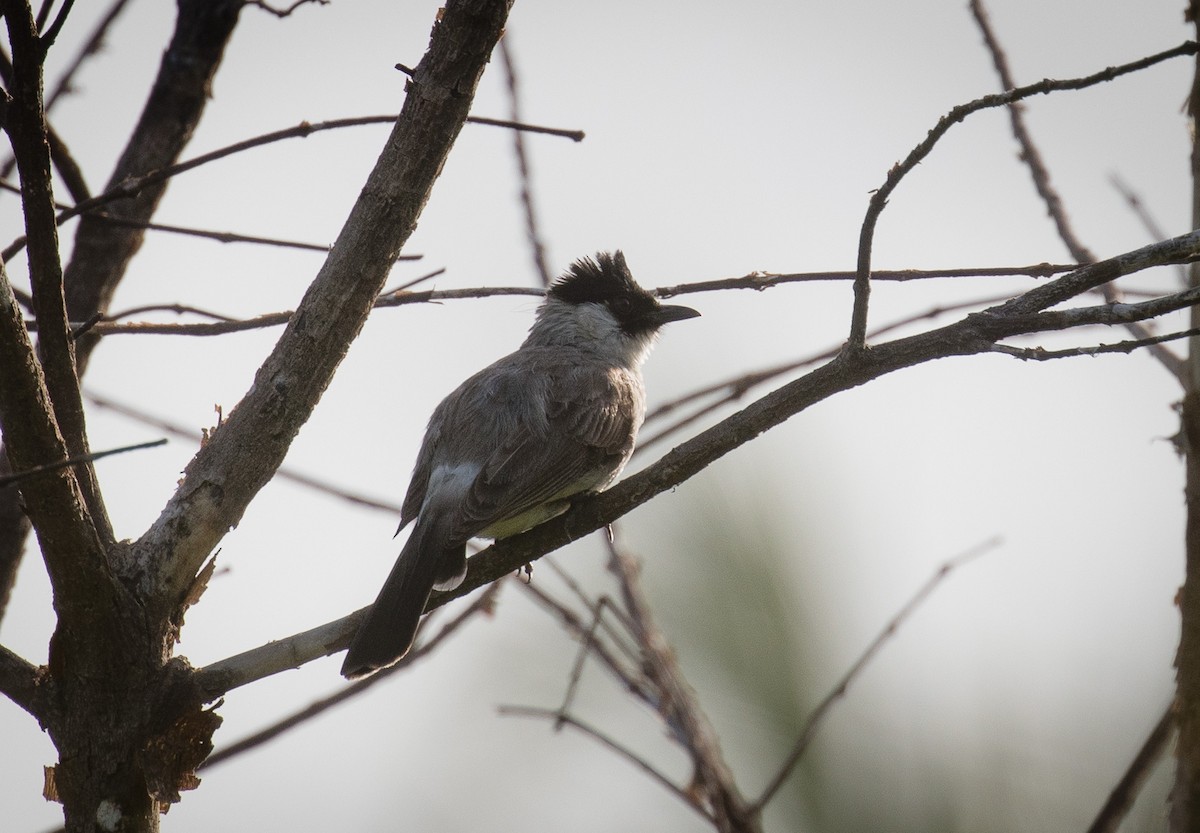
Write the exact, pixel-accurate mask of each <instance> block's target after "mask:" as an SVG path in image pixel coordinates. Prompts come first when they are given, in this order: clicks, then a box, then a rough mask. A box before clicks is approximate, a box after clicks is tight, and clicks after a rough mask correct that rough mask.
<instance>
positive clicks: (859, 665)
mask: <svg viewBox="0 0 1200 833" xmlns="http://www.w3.org/2000/svg"><path fill="white" fill-rule="evenodd" d="M1001 542H1002V541H1001V539H1000V538H999V537H998V536H997V537H994V538H989V539H988V540H987V541H984V542H983V543H981V544H978V545H977V546H975V547H972V548H971V549H969V550H967V551H966V552H964V553H961V554H959V555H956V556H954V557H953V558H951V559H949V560H947V561H946V562H944V563H943V564H942V565H941V566H940V567H938V569H937V570H936V571H935V572H934V574H933V575H932V576H930V578H929V580H928V581H926V582H925V583H924V584H923V585H921V587H920V588H918V589H917V592H916V593H914V594H913V595H912V597H911V598H909V600H908V601H907V602H905V603H904V605H903V606H901V608H900V610H898V611H897V612H896V615H894V616H893V617H892V618H891V619H889V620H888V622H887V624H886V625H884V626H883V629H882V630H880V632H879V634H878V635H877V636H876V637H875V639H874V640H872V641H871V644H870V645H868V646H867V648H866V650H864V651H863V652H862V654H860V655H859V657H858V659H857V660H855V661H854V664H853V665H851V666H850V668H849V670H847V671H846V673H845V674H843V675H842V678H841V679H840V680H838V682H837V685H835V686H834V687H833V690H832V691H830V692H829V693H828V694H827V695H825V698H824V699H823V700H821V702H820V703H818V704H817V707H816V708H815V709H813V712H812V714H811V715H809V717H808V720H807V722H805V724H804V727H803V728H802V729H801V730H800V734H799V736H798V737H797V739H796V743H795V745H794V746H793V747H792V751H791V752H789V753H788V755H787V757H786V758H784V761H783V764H782V765H781V766H780V767H779V770H778V771H777V772H776V773H775V776H774V777H773V778H772V779H771V781H770V782H769V783H768V784H767V786H766V788H765V789H764V790H763V791H762V794H761V795H760V796H759V797H758V798H757V799H755V800H754V801H753V802H752V803H751V804H750V808H751V809H752V810H755V811H761V810H762V808H763V807H765V806H766V805H767V803H768V802H769V801H770V800H771V799H772V798H773V797H774V796H775V795H776V793H778V792H779V788H780V787H782V786H783V784H784V782H786V781H787V779H788V777H789V776H790V775H791V774H792V770H793V769H795V767H796V764H798V763H799V762H800V758H801V757H803V755H804V753H805V751H807V749H808V746H809V744H810V743H811V742H812V739H813V737H815V736H816V733H817V730H818V729H819V728H820V727H821V724H822V723H823V722H824V720H825V716H826V715H827V714H828V713H829V710H830V709H831V708H832V707H833V704H834V703H836V702H837V701H838V700H840V699H841V698H843V697H845V696H846V691H847V690H848V689H849V688H850V686H851V685H852V684H853V683H854V681H855V680H857V679H858V677H859V675H861V674H862V672H863V669H864V668H866V667H867V665H868V664H870V662H871V660H873V659H874V658H875V657H876V656H877V655H878V654H879V650H880V649H881V648H882V647H883V645H884V644H885V643H886V642H887V641H888V640H889V639H891V638H892V637H894V636H895V635H896V632H897V631H898V630H899V629H900V627H901V626H902V625H904V623H905V622H907V621H908V620H909V619H910V618H911V617H912V615H913V613H914V612H916V611H917V610H918V609H919V608H920V607H921V605H923V604H924V603H925V600H926V599H928V598H929V596H930V595H931V594H932V593H933V591H934V590H936V589H937V588H938V586H939V585H940V584H941V583H942V582H943V581H945V579H946V577H947V576H949V575H950V573H952V572H953V571H954V570H956V569H958V568H959V567H962V566H963V565H964V564H967V563H968V562H971V561H974V560H975V559H976V558H979V557H980V556H981V555H983V554H985V553H987V552H990V551H991V550H994V549H995V548H996V547H998V546H1000V544H1001Z"/></svg>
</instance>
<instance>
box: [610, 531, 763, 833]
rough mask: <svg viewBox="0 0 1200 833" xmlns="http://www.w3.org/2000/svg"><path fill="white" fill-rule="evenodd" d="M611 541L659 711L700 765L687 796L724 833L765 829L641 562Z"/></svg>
mask: <svg viewBox="0 0 1200 833" xmlns="http://www.w3.org/2000/svg"><path fill="white" fill-rule="evenodd" d="M606 540H607V542H608V549H609V556H610V558H609V569H610V570H611V571H612V573H613V575H615V576H616V578H617V583H618V584H619V586H620V588H621V596H622V598H623V600H624V602H625V610H626V612H627V614H628V616H629V620H630V622H631V623H632V625H633V636H634V638H635V639H636V641H637V643H638V647H639V648H640V649H641V653H642V669H643V673H644V674H645V676H646V679H647V680H648V681H649V682H650V683H651V684H652V686H653V689H654V690H655V691H656V692H657V693H658V702H657V703H656V704H655V708H656V710H657V711H658V713H659V715H660V716H661V717H662V720H663V722H664V723H666V725H667V726H668V728H669V729H670V730H671V734H672V736H673V737H674V738H675V739H676V740H677V741H678V742H679V743H680V744H681V745H683V747H684V748H685V749H686V750H687V751H688V754H689V755H690V756H691V759H692V764H693V766H694V767H695V770H694V774H693V781H692V785H691V787H690V788H689V789H688V791H687V792H688V793H689V794H692V793H695V794H696V795H698V796H700V797H702V798H703V800H704V801H705V802H706V803H707V806H708V810H709V811H710V812H711V813H712V815H713V819H714V823H715V824H716V826H717V829H718V830H720V831H722V833H726V832H727V831H760V830H761V829H762V825H761V819H760V818H759V813H758V810H757V808H755V807H753V806H749V805H747V804H746V802H745V800H744V799H743V797H742V794H741V792H740V791H739V790H738V787H737V781H736V780H735V778H734V776H733V771H732V770H731V769H730V768H729V765H728V764H727V763H726V762H725V758H724V755H723V754H722V752H721V745H720V742H719V740H718V737H717V733H716V731H715V730H714V729H713V727H712V724H711V723H710V722H709V720H708V716H707V715H706V714H705V712H704V710H703V708H701V706H700V702H699V700H698V699H697V698H696V695H695V692H694V691H692V688H691V686H690V685H689V684H688V681H687V679H686V678H685V677H684V675H683V672H682V671H681V670H680V668H679V665H678V663H677V662H676V661H675V655H674V653H673V651H672V649H671V646H670V643H669V642H668V641H667V639H666V637H665V636H664V635H663V633H662V631H661V630H659V628H658V625H657V623H656V622H655V621H654V618H653V616H652V615H651V613H650V606H649V604H648V603H647V601H646V598H645V595H644V594H643V592H642V587H641V579H640V576H639V573H640V568H639V566H638V564H637V562H636V560H635V559H634V558H633V556H632V555H630V554H629V553H628V552H626V551H625V550H624V549H623V548H622V547H620V546H618V545H617V543H616V540H615V536H611V535H610V536H608V537H607V538H606Z"/></svg>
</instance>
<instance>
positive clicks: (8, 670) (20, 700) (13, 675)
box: [0, 645, 45, 722]
mask: <svg viewBox="0 0 1200 833" xmlns="http://www.w3.org/2000/svg"><path fill="white" fill-rule="evenodd" d="M38 683H39V679H38V670H37V666H35V665H33V664H32V663H30V662H28V661H26V660H24V659H22V658H21V657H19V656H17V655H16V654H14V653H13V652H12V651H10V650H9V649H8V648H5V647H4V646H3V645H0V692H2V693H3V694H4V695H5V696H6V697H8V699H10V700H12V701H13V702H14V703H16V704H17V705H18V706H20V707H21V708H22V709H24V710H25V711H27V712H29V713H30V714H31V715H33V716H34V717H35V718H37V719H38V722H43V721H44V719H45V714H44V712H43V709H42V705H41V704H40V703H39V701H38Z"/></svg>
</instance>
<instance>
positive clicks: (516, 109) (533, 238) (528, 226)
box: [500, 37, 552, 288]
mask: <svg viewBox="0 0 1200 833" xmlns="http://www.w3.org/2000/svg"><path fill="white" fill-rule="evenodd" d="M510 43H511V40H510V39H509V38H507V37H504V38H501V39H500V63H501V65H502V66H503V67H504V77H505V80H506V81H507V84H506V86H507V88H508V102H509V112H510V113H511V114H512V120H513V121H514V122H519V121H520V120H521V97H520V95H519V94H518V89H517V88H518V84H517V68H516V65H515V64H514V63H513V57H512V50H511V49H509V44H510ZM512 139H513V155H514V156H515V157H516V160H517V173H518V175H519V177H520V180H521V206H522V207H523V208H524V211H525V236H526V238H527V239H528V240H529V250H530V254H531V255H532V257H533V268H534V270H535V271H536V272H537V274H538V277H539V278H540V279H541V282H542V287H543V288H546V287H549V286H550V280H551V278H552V276H551V274H550V269H549V267H548V266H546V246H545V244H544V243H543V242H542V234H541V230H540V228H539V225H538V219H537V208H536V206H535V205H534V202H533V178H532V175H531V174H530V168H529V157H528V156H527V155H526V153H525V137H524V136H523V135H522V134H521V131H519V130H517V131H514V132H513V134H512Z"/></svg>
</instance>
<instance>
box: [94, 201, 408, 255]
mask: <svg viewBox="0 0 1200 833" xmlns="http://www.w3.org/2000/svg"><path fill="white" fill-rule="evenodd" d="M90 216H92V217H95V218H96V219H97V220H103V221H104V222H106V223H112V224H113V225H117V226H125V227H126V228H142V229H147V230H149V231H161V232H167V233H170V234H182V235H187V236H189V237H202V238H204V239H206V240H215V241H217V242H218V243H254V244H257V245H260V246H276V247H278V248H281V249H301V250H303V251H308V252H321V253H328V252H329V244H328V243H304V242H300V241H296V240H281V239H279V238H277V237H259V236H256V235H252V234H239V233H237V232H233V231H211V230H209V229H198V228H187V227H185V226H172V225H167V224H165V223H151V222H146V221H143V220H132V219H126V218H124V217H116V216H113V215H112V214H107V213H105V212H103V211H93V212H91V214H90ZM421 258H422V255H403V254H402V255H400V256H399V257H397V258H396V260H398V261H399V260H420V259H421Z"/></svg>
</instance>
